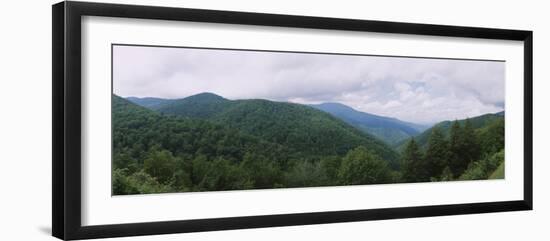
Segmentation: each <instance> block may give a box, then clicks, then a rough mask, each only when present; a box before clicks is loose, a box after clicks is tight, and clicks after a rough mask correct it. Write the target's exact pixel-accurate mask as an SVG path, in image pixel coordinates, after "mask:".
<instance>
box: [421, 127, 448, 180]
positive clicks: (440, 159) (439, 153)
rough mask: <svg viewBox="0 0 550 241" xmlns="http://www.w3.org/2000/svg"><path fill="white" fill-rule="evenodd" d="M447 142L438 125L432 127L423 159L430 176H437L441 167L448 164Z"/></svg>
mask: <svg viewBox="0 0 550 241" xmlns="http://www.w3.org/2000/svg"><path fill="white" fill-rule="evenodd" d="M449 153H450V152H449V144H448V142H447V140H445V137H444V136H443V132H442V131H441V129H440V128H439V127H437V126H436V127H434V128H433V129H432V133H431V135H430V137H429V139H428V147H427V148H426V154H425V156H424V160H425V162H426V165H427V168H428V174H429V176H430V177H439V176H440V175H441V173H442V172H443V169H444V168H445V167H446V166H448V164H449V163H448V160H449Z"/></svg>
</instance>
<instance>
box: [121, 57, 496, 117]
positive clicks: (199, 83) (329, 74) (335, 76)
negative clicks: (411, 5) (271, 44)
mask: <svg viewBox="0 0 550 241" xmlns="http://www.w3.org/2000/svg"><path fill="white" fill-rule="evenodd" d="M113 51H114V52H113V61H114V63H113V88H114V93H115V94H117V95H120V96H123V97H129V96H136V97H161V98H183V97H187V96H190V95H194V94H198V93H202V92H212V93H215V94H218V95H221V96H223V97H225V98H228V99H250V98H262V99H269V100H274V101H288V102H295V103H302V104H317V103H322V102H339V103H342V104H345V105H348V106H350V107H353V108H355V109H357V110H360V111H364V112H368V113H373V114H378V115H384V116H390V117H395V118H398V119H401V120H404V121H410V122H416V123H435V122H438V121H442V120H454V119H463V118H466V117H474V116H478V115H481V114H485V113H494V112H498V111H502V110H504V68H505V66H504V65H505V63H504V62H494V61H465V60H441V59H425V58H398V57H376V56H350V55H330V54H299V53H276V52H258V51H256V52H255V51H230V50H207V49H189V48H159V47H134V46H115V47H114V48H113Z"/></svg>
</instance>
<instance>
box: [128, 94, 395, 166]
mask: <svg viewBox="0 0 550 241" xmlns="http://www.w3.org/2000/svg"><path fill="white" fill-rule="evenodd" d="M127 100H128V101H130V102H133V103H135V104H137V105H140V106H142V107H145V108H148V109H151V110H153V111H156V112H159V113H162V114H165V115H172V116H178V117H186V118H193V119H200V120H205V121H208V122H211V123H217V124H220V125H224V126H226V127H229V128H233V129H235V130H238V131H240V132H242V133H245V134H248V135H253V136H256V137H258V138H260V139H262V140H265V141H268V142H273V143H277V144H280V145H283V146H285V147H288V148H290V149H293V150H295V152H298V153H300V154H306V155H308V156H315V155H322V156H326V155H342V154H344V153H346V152H347V151H349V150H350V149H351V148H353V147H355V146H358V145H363V146H366V147H368V148H369V149H371V150H372V151H373V152H375V153H377V154H378V155H380V156H381V157H383V158H384V159H385V160H390V161H391V164H392V166H394V167H397V166H398V163H397V159H398V156H399V154H398V153H396V152H395V151H394V150H393V149H392V148H391V147H390V146H389V145H388V144H387V143H384V142H383V141H381V140H379V139H378V138H377V137H375V136H374V135H371V134H369V133H368V132H365V131H362V130H360V129H357V128H355V127H353V126H351V125H349V124H348V123H346V122H345V121H343V120H341V119H340V118H338V117H335V116H333V115H331V114H329V113H325V112H323V111H320V110H318V109H316V108H313V107H310V106H307V105H301V104H295V103H287V102H276V101H269V100H264V99H247V100H228V99H226V98H223V97H221V96H219V95H216V94H213V93H201V94H197V95H193V96H189V97H187V98H183V99H159V98H135V97H131V98H127Z"/></svg>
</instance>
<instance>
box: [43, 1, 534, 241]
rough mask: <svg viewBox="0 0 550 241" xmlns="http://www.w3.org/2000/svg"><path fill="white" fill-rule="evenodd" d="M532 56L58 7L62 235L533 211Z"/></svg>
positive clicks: (297, 21) (485, 32)
mask: <svg viewBox="0 0 550 241" xmlns="http://www.w3.org/2000/svg"><path fill="white" fill-rule="evenodd" d="M532 48H533V47H532V32H531V31H524V30H505V29H489V28H475V27H458V26H441V25H430V24H416V23H396V22H383V21H368V20H353V19H336V18H323V17H309V16H291V15H275V14H263V13H246V12H228V11H215V10H197V9H184V8H169V7H152V6H136V5H117V4H102V3H86V2H70V1H68V2H61V3H58V4H55V5H54V6H53V230H52V231H53V235H54V236H55V237H58V238H60V239H86V238H101V237H117V236H132V235H149V234H166V233H180V232H199V231H212V230H227V229H243V228H260V227H275V226H288V225H307V224H321V223H334V222H350V221H366V220H380V219H396V218H413V217H426V216H440V215H457V214H472V213H487V212H501V211H518V210H531V209H532V197H533V194H532V116H533V113H532V112H533V107H532V102H533V97H532V82H533V80H532V73H533V70H532V66H533V64H532V54H533V49H532ZM472 218H475V217H472Z"/></svg>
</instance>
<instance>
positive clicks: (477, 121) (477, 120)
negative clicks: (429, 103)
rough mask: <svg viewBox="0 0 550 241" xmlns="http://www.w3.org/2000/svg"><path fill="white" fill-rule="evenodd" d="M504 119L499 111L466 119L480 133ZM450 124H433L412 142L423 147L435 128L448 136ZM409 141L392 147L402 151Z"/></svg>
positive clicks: (461, 122)
mask: <svg viewBox="0 0 550 241" xmlns="http://www.w3.org/2000/svg"><path fill="white" fill-rule="evenodd" d="M504 117H505V112H504V111H500V112H497V113H489V114H483V115H480V116H475V117H472V118H468V120H469V121H470V124H471V125H472V128H474V129H475V130H477V131H478V132H481V131H483V129H484V128H489V127H491V125H494V124H495V122H504ZM457 121H458V123H459V124H461V125H463V124H464V122H465V121H466V119H461V120H457ZM452 123H453V121H450V120H447V121H442V122H439V123H437V124H435V125H434V126H433V127H431V128H429V129H427V130H425V131H424V132H422V133H420V134H418V135H417V136H414V140H415V141H416V142H417V143H418V144H419V146H420V147H425V146H426V145H427V143H428V138H429V136H430V134H431V132H432V130H433V128H435V127H437V128H439V129H441V131H442V132H443V134H444V135H445V136H448V135H449V132H450V129H451V125H452ZM409 140H410V138H409V139H405V140H402V141H400V142H398V143H396V144H395V145H394V147H395V148H396V150H398V151H401V150H404V148H405V145H406V144H407V142H408V141H409Z"/></svg>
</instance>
